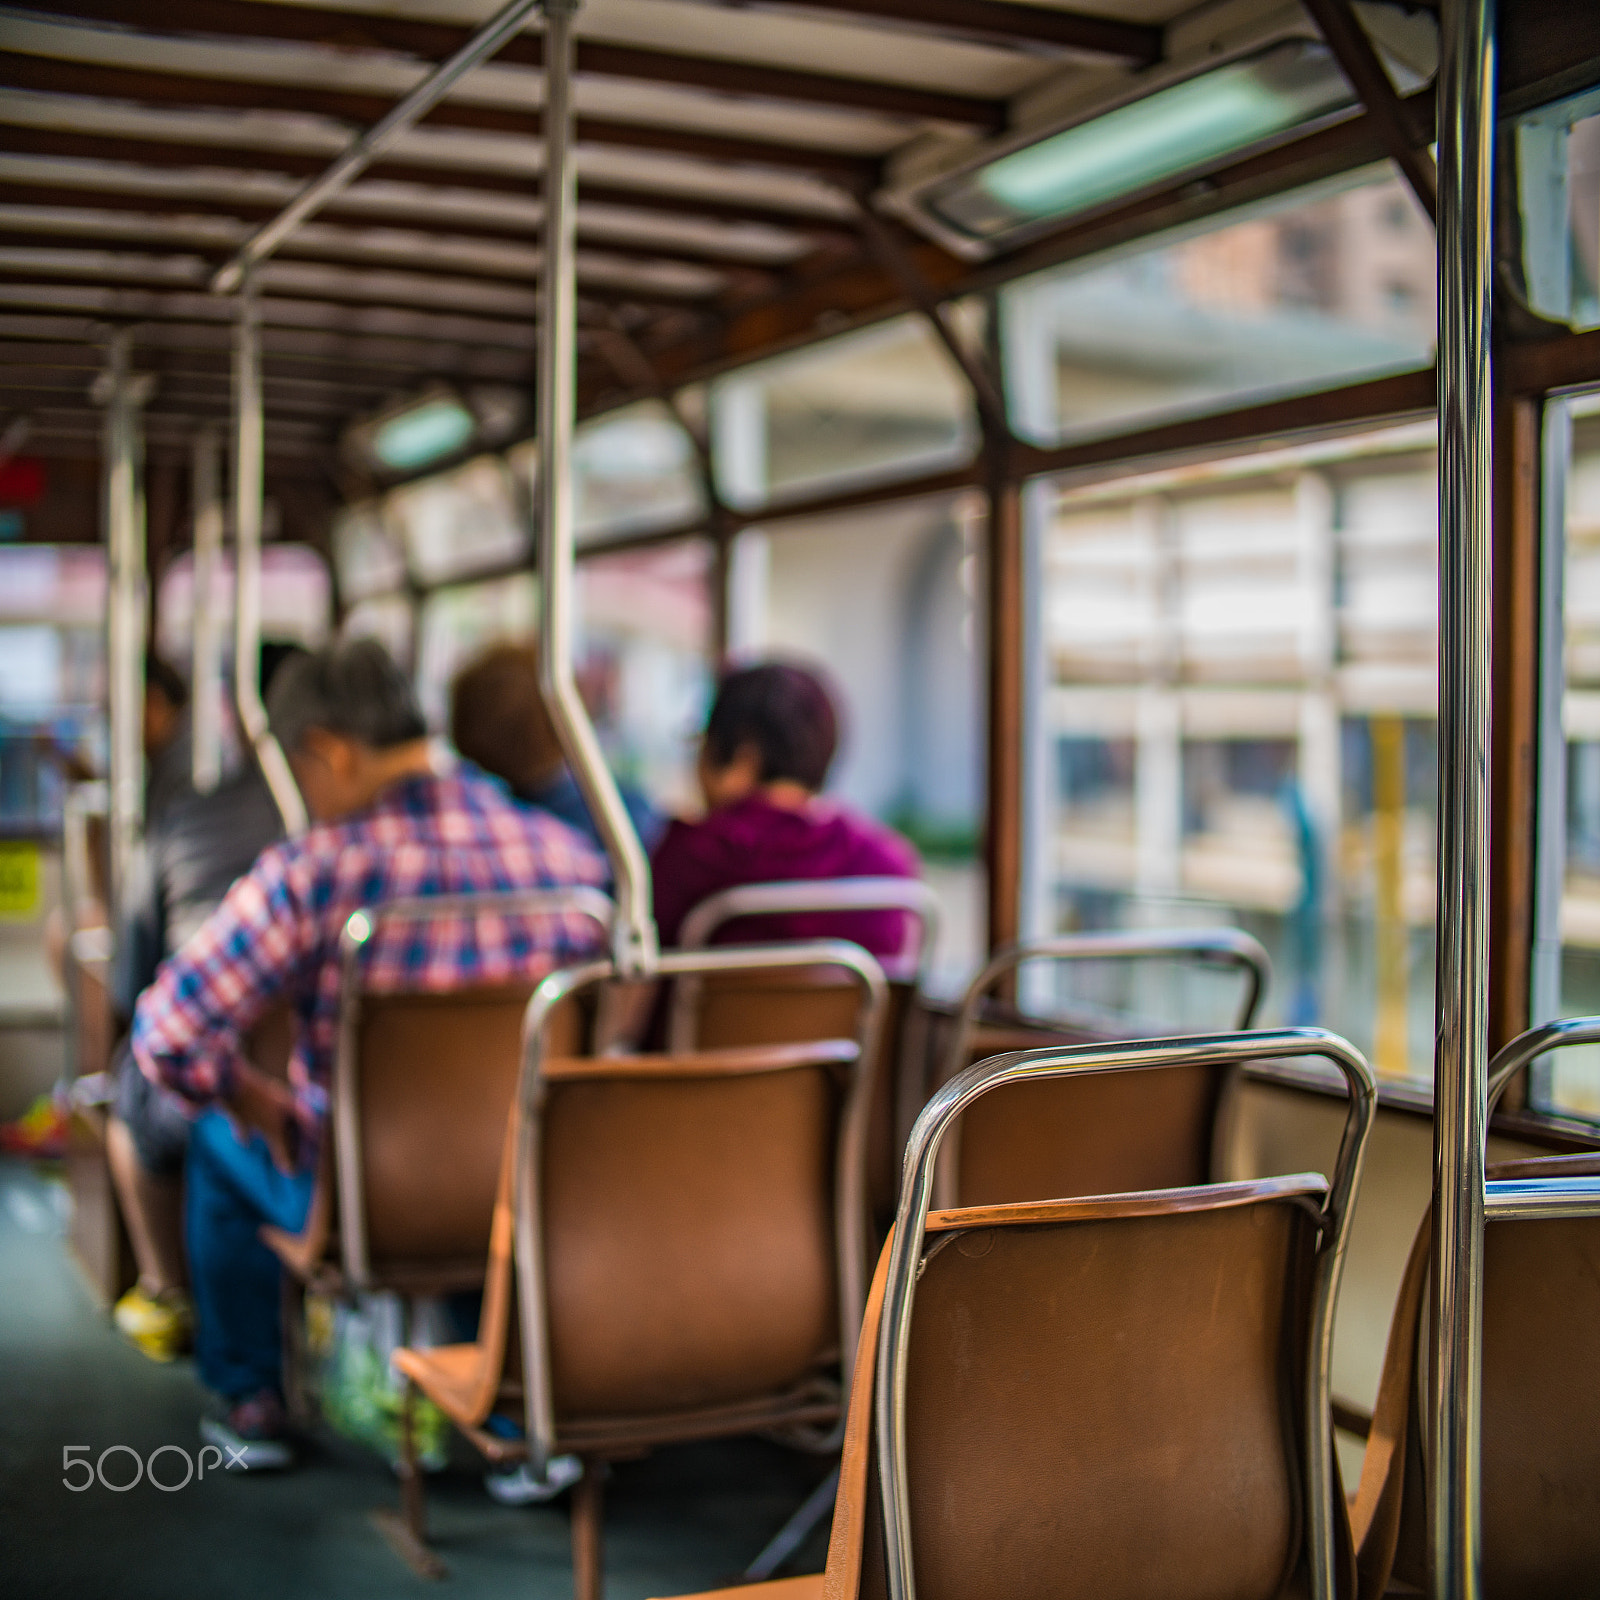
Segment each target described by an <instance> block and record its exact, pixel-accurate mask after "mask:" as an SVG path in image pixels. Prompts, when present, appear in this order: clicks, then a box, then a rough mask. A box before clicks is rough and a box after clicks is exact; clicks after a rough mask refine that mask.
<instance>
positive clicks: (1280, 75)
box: [924, 39, 1355, 240]
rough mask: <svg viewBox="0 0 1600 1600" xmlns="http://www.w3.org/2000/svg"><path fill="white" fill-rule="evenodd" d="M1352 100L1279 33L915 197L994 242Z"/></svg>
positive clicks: (1302, 46)
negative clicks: (1274, 40)
mask: <svg viewBox="0 0 1600 1600" xmlns="http://www.w3.org/2000/svg"><path fill="white" fill-rule="evenodd" d="M1354 104H1355V95H1354V92H1353V91H1352V90H1351V88H1350V85H1349V82H1348V80H1347V79H1346V78H1345V76H1344V74H1343V72H1341V71H1340V69H1339V64H1338V62H1337V61H1335V60H1334V58H1333V55H1332V54H1331V52H1330V51H1328V50H1327V48H1326V47H1324V46H1323V45H1320V44H1317V43H1315V42H1314V41H1312V40H1299V39H1296V40H1289V41H1286V42H1285V43H1283V44H1279V45H1274V46H1273V47H1272V48H1271V49H1269V50H1264V51H1262V52H1261V53H1260V54H1258V55H1254V56H1248V57H1245V58H1244V59H1242V60H1237V61H1231V62H1229V63H1228V64H1227V65H1225V66H1221V67H1215V68H1213V69H1212V70H1210V71H1209V72H1202V73H1200V74H1199V75H1198V76H1196V77H1192V78H1186V79H1184V80H1183V81H1182V82H1179V83H1174V84H1171V85H1170V86H1168V87H1167V88H1164V89H1157V90H1156V91H1155V92H1154V93H1152V94H1149V95H1146V96H1145V97H1144V98H1143V99H1139V100H1131V101H1129V102H1127V103H1126V104H1125V105H1120V106H1117V107H1116V108H1115V109H1113V110H1111V111H1107V112H1104V113H1103V114H1102V115H1100V116H1097V117H1094V118H1092V119H1091V120H1089V121H1088V122H1080V123H1078V124H1077V125H1076V126H1075V127H1071V128H1065V129H1063V130H1062V131H1061V132H1060V133H1055V134H1051V135H1050V136H1048V137H1047V138H1044V139H1041V140H1039V141H1038V143H1036V144H1031V145H1027V146H1025V147H1024V148H1023V149H1020V150H1014V151H1012V152H1010V153H1009V154H1007V155H1003V156H999V157H997V158H996V159H995V160H993V161H991V162H989V163H988V164H987V165H985V166H981V167H977V168H974V169H972V170H970V171H968V172H964V173H961V174H959V175H958V176H956V177H953V178H950V179H949V180H947V181H946V182H945V183H943V184H940V185H939V186H937V187H936V188H934V189H933V190H931V191H930V192H929V193H928V194H927V196H926V197H925V200H924V204H925V205H926V206H927V207H928V208H929V209H930V210H931V211H932V212H933V213H934V215H935V216H937V217H938V219H939V220H940V221H941V222H942V223H943V224H944V225H945V226H947V227H950V228H954V229H956V230H957V231H958V232H960V233H963V234H965V235H966V236H967V237H969V238H973V239H982V240H995V239H998V238H1000V237H1002V236H1004V235H1006V234H1010V233H1014V232H1016V231H1017V230H1019V229H1023V228H1027V227H1030V226H1033V225H1036V224H1039V223H1044V222H1051V221H1056V220H1059V219H1060V218H1062V217H1066V216H1072V215H1075V214H1077V213H1081V212H1088V211H1093V210H1095V209H1097V208H1098V207H1101V206H1105V205H1109V204H1111V203H1113V202H1116V201H1121V200H1126V199H1129V198H1131V197H1132V196H1134V195H1136V194H1138V193H1139V192H1140V191H1141V190H1144V189H1148V188H1151V187H1152V186H1154V185H1157V184H1161V183H1165V182H1167V181H1169V180H1171V179H1173V178H1176V177H1180V176H1182V175H1183V174H1184V173H1189V172H1193V173H1199V172H1200V171H1202V170H1204V169H1205V168H1207V167H1209V166H1212V165H1214V164H1215V163H1216V162H1218V161H1220V160H1223V159H1225V158H1227V157H1232V156H1238V155H1242V154H1244V153H1245V152H1246V151H1248V150H1251V149H1253V148H1255V147H1257V146H1259V145H1263V144H1266V143H1269V142H1270V141H1272V140H1273V139H1276V138H1279V137H1281V136H1282V135H1283V134H1285V133H1288V132H1290V131H1291V130H1293V129H1295V128H1298V127H1300V126H1301V125H1302V124H1304V123H1307V122H1311V121H1314V120H1315V119H1316V118H1318V117H1322V116H1326V115H1328V114H1329V113H1330V112H1334V111H1340V110H1344V109H1346V108H1348V107H1350V106H1353V105H1354Z"/></svg>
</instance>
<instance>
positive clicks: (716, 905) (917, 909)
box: [678, 877, 940, 989]
mask: <svg viewBox="0 0 1600 1600" xmlns="http://www.w3.org/2000/svg"><path fill="white" fill-rule="evenodd" d="M833 911H900V912H904V913H905V914H906V915H907V916H909V917H913V918H915V919H916V922H917V927H918V937H917V944H916V952H915V955H914V957H913V959H912V960H911V961H910V962H909V963H908V965H909V966H910V968H911V970H912V971H913V972H914V973H915V975H916V984H917V987H918V988H919V989H925V988H926V987H927V983H928V974H929V969H930V967H931V965H932V961H933V953H934V947H935V945H936V944H937V942H938V938H939V917H940V906H939V897H938V895H937V894H935V893H934V891H933V890H932V889H931V888H930V887H929V886H928V885H927V884H926V883H924V882H923V881H922V879H921V878H891V877H864V878H784V879H777V880H774V881H772V882H770V883H741V884H737V885H735V886H734V887H733V888H731V889H721V890H718V892H717V893H716V894H710V895H707V896H706V897H705V899H704V900H701V901H699V902H698V903H697V904H696V905H695V906H694V907H693V908H692V909H691V910H690V912H689V914H688V916H686V917H685V918H684V919H683V926H682V927H681V928H680V929H679V931H678V947H679V948H680V949H683V950H700V949H703V948H704V947H705V946H706V945H708V944H710V943H711V939H712V935H713V934H715V933H716V931H717V929H718V928H720V927H722V925H723V924H724V923H727V922H732V921H734V920H735V919H737V918H743V917H775V916H783V915H786V914H795V913H800V914H804V913H808V912H820V913H826V912H833ZM886 970H887V966H886Z"/></svg>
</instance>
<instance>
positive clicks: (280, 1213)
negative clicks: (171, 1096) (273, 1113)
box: [185, 1111, 313, 1400]
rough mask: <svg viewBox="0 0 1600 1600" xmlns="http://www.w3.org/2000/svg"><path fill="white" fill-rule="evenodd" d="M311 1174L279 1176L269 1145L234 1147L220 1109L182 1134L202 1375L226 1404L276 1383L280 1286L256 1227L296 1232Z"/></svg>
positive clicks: (279, 1375) (279, 1379)
mask: <svg viewBox="0 0 1600 1600" xmlns="http://www.w3.org/2000/svg"><path fill="white" fill-rule="evenodd" d="M312 1181H313V1173H312V1172H309V1171H308V1172H296V1173H293V1174H288V1173H283V1172H280V1171H279V1170H278V1169H277V1167H276V1166H275V1165H274V1164H273V1160H272V1157H271V1155H269V1154H268V1152H267V1146H266V1141H265V1140H264V1139H262V1138H261V1136H260V1135H259V1134H253V1135H251V1137H250V1140H249V1142H248V1143H241V1142H240V1140H239V1136H238V1135H237V1134H236V1133H235V1132H234V1129H233V1124H232V1123H231V1122H230V1121H229V1120H228V1118H227V1117H226V1116H224V1115H223V1114H222V1112H220V1111H207V1112H205V1113H204V1114H203V1115H202V1116H201V1117H200V1118H199V1119H198V1120H197V1121H196V1122H195V1124H194V1130H193V1132H192V1133H191V1134H190V1136H189V1160H188V1167H187V1171H186V1178H185V1182H186V1191H187V1192H186V1195H185V1210H186V1213H187V1215H186V1217H185V1231H186V1233H187V1234H188V1238H189V1276H190V1280H191V1283H192V1287H193V1291H194V1312H195V1339H194V1347H195V1359H196V1363H197V1365H198V1366H199V1368H200V1381H201V1382H202V1383H204V1384H205V1386H206V1387H207V1388H208V1389H212V1390H215V1391H216V1393H218V1394H220V1395H222V1396H223V1398H224V1399H227V1400H244V1399H248V1398H249V1397H250V1396H251V1395H254V1394H258V1393H259V1392H260V1391H261V1390H262V1389H272V1390H275V1391H281V1389H282V1385H283V1330H282V1325H281V1318H282V1299H281V1296H282V1282H283V1269H282V1267H281V1266H280V1265H279V1262H278V1258H277V1257H276V1256H275V1255H273V1253H272V1252H271V1251H270V1250H269V1249H268V1248H267V1247H266V1246H265V1245H264V1244H263V1243H262V1242H261V1239H260V1237H259V1234H258V1231H257V1230H258V1229H260V1228H261V1226H262V1225H263V1224H270V1225H271V1226H273V1227H276V1228H283V1229H286V1230H287V1231H289V1232H291V1233H298V1232H299V1231H300V1230H301V1229H302V1228H303V1227H304V1226H305V1221H306V1212H307V1210H308V1209H309V1208H310V1204H311V1185H312Z"/></svg>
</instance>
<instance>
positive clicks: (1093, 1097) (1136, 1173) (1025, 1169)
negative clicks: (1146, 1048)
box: [936, 929, 1266, 1207]
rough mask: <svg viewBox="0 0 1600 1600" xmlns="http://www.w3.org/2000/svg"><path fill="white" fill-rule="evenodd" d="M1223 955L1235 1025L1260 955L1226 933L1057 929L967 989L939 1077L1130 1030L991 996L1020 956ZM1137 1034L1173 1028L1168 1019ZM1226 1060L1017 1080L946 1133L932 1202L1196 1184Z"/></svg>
mask: <svg viewBox="0 0 1600 1600" xmlns="http://www.w3.org/2000/svg"><path fill="white" fill-rule="evenodd" d="M1153 957H1154V958H1163V959H1167V960H1177V959H1191V960H1192V959H1197V958H1198V959H1202V960H1209V961H1213V962H1215V961H1218V960H1226V961H1228V962H1229V963H1230V964H1234V965H1238V966H1241V967H1244V968H1247V969H1249V970H1250V972H1251V975H1252V981H1251V983H1250V985H1249V987H1248V989H1247V994H1246V999H1245V1003H1244V1005H1243V1007H1242V1016H1241V1020H1240V1026H1241V1027H1248V1026H1249V1025H1250V1020H1251V1017H1252V1016H1253V1014H1254V1011H1255V1008H1256V1004H1257V1003H1258V1000H1259V996H1260V992H1261V990H1262V988H1263V987H1264V984H1265V976H1264V974H1265V970H1266V968H1265V960H1266V958H1265V956H1264V955H1263V954H1261V953H1260V949H1259V946H1257V945H1256V944H1255V941H1254V940H1251V939H1248V938H1246V937H1244V936H1241V935H1239V934H1237V932H1236V931H1235V930H1232V929H1226V930H1199V931H1197V932H1194V933H1188V932H1181V933H1175V934H1160V935H1155V934H1152V935H1149V936H1141V937H1138V938H1135V937H1132V936H1127V937H1123V936H1115V937H1110V938H1107V937H1102V936H1084V937H1077V936H1073V937H1066V938H1060V939H1051V940H1044V941H1040V942H1038V943H1036V944H1031V945H1021V946H1018V947H1017V948H1015V949H1014V950H1010V951H1006V952H1004V953H1002V954H1001V955H1000V956H998V957H996V959H995V960H994V961H992V962H991V963H990V964H989V965H988V966H987V967H986V968H985V969H984V970H983V972H981V973H980V974H979V975H978V977H977V978H976V979H975V980H974V982H973V983H972V984H971V986H970V987H969V988H968V990H967V993H966V996H965V997H964V999H963V1002H962V1005H961V1009H960V1011H959V1013H958V1015H957V1018H956V1021H955V1023H954V1025H953V1027H952V1028H951V1030H950V1032H949V1034H948V1036H947V1038H946V1041H945V1048H944V1051H943V1060H942V1067H941V1071H940V1074H939V1081H940V1082H941V1083H943V1082H948V1081H949V1080H950V1079H951V1078H952V1077H954V1076H955V1074H956V1073H957V1072H959V1071H961V1070H962V1069H963V1068H964V1067H967V1066H969V1065H970V1064H971V1063H972V1062H974V1061H980V1060H983V1059H984V1058H985V1057H988V1056H992V1055H995V1054H997V1053H999V1052H1001V1051H1005V1050H1026V1049H1036V1048H1041V1047H1044V1046H1047V1045H1055V1044H1079V1043H1086V1042H1094V1041H1104V1040H1107V1039H1109V1038H1113V1037H1128V1034H1127V1033H1125V1032H1124V1033H1113V1032H1112V1031H1111V1030H1110V1029H1109V1028H1108V1027H1107V1026H1106V1024H1105V1022H1104V1021H1103V1020H1099V1021H1097V1022H1096V1023H1094V1024H1091V1025H1074V1024H1073V1023H1071V1022H1062V1021H1057V1020H1054V1019H1050V1018H1045V1017H1034V1016H1029V1015H1027V1014H1026V1013H1023V1012H1020V1011H1018V1010H1016V1009H1015V1008H1014V1007H1000V1008H996V1007H994V1006H992V1005H991V1004H988V1003H987V1002H988V997H989V995H990V993H991V992H992V991H993V990H994V989H995V988H996V987H997V986H998V985H999V984H1000V983H1001V982H1002V981H1003V980H1005V979H1006V978H1008V977H1009V976H1010V975H1011V974H1012V973H1013V972H1014V971H1015V969H1016V968H1017V967H1018V966H1020V965H1022V964H1023V963H1024V962H1029V961H1048V962H1052V963H1055V964H1065V963H1067V962H1072V961H1077V960H1080V959H1087V960H1099V961H1103V960H1120V961H1127V960H1147V959H1151V958H1153ZM1172 1020H1173V1019H1168V1020H1167V1024H1166V1025H1164V1026H1162V1027H1161V1028H1159V1029H1154V1030H1148V1029H1147V1030H1145V1031H1146V1032H1151V1031H1154V1032H1160V1033H1162V1034H1167V1033H1170V1032H1171V1031H1173V1030H1172V1028H1171V1021H1172ZM1233 1075H1234V1073H1233V1064H1232V1063H1231V1062H1226V1061H1218V1062H1208V1063H1206V1064H1204V1065H1190V1066H1183V1067H1172V1068H1168V1069H1166V1070H1163V1071H1161V1072H1158V1073H1146V1072H1139V1073H1131V1074H1117V1075H1114V1076H1111V1077H1102V1078H1096V1077H1088V1078H1065V1079H1058V1080H1052V1081H1048V1082H1041V1083H1030V1084H1023V1085H1016V1086H1014V1087H1013V1088H1012V1089H1010V1090H1008V1092H1007V1093H1005V1094H1003V1095H989V1096H986V1097H985V1098H984V1099H982V1100H980V1101H978V1102H977V1104H975V1105H974V1106H972V1107H971V1108H970V1109H969V1110H968V1111H967V1112H966V1113H965V1114H964V1115H963V1117H962V1119H961V1123H960V1126H959V1127H958V1128H956V1129H953V1130H952V1134H951V1138H950V1139H949V1141H948V1143H947V1149H946V1153H945V1156H944V1159H943V1162H942V1165H941V1168H940V1173H939V1181H938V1188H937V1191H936V1193H937V1197H938V1202H939V1204H940V1205H941V1206H945V1207H951V1206H955V1205H999V1204H1002V1203H1006V1202H1010V1201H1025V1200H1043V1199H1050V1198H1053V1197H1057V1196H1065V1195H1085V1194H1122V1193H1130V1192H1133V1191H1136V1190H1143V1189H1171V1188H1180V1187H1184V1186H1187V1185H1191V1184H1199V1183H1205V1182H1207V1181H1209V1180H1210V1178H1211V1176H1212V1174H1213V1170H1214V1167H1213V1150H1214V1147H1215V1145H1216V1142H1217V1132H1218V1126H1219V1121H1220V1119H1221V1116H1222V1114H1223V1111H1224V1108H1225V1106H1226V1104H1227V1099H1228V1090H1229V1087H1230V1085H1231V1083H1232V1080H1233Z"/></svg>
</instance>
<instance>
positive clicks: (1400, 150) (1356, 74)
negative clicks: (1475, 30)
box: [1302, 0, 1439, 221]
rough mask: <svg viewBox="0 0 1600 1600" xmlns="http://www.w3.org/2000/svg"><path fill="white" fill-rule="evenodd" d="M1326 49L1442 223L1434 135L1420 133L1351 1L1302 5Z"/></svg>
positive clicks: (1430, 212) (1312, 0) (1327, 0)
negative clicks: (1431, 152)
mask: <svg viewBox="0 0 1600 1600" xmlns="http://www.w3.org/2000/svg"><path fill="white" fill-rule="evenodd" d="M1302 3H1303V4H1304V6H1305V8H1306V10H1307V11H1308V12H1310V14H1311V19H1312V21H1313V22H1315V23H1316V25H1317V28H1318V29H1319V31H1320V32H1321V34H1322V37H1323V38H1324V39H1326V40H1327V41H1328V48H1329V49H1330V50H1331V51H1333V53H1334V55H1335V56H1336V57H1338V60H1339V65H1340V67H1341V68H1342V69H1343V71H1344V75H1345V77H1347V78H1348V79H1349V80H1350V87H1351V88H1352V89H1354V90H1355V92H1356V93H1357V94H1358V95H1360V96H1361V103H1362V104H1363V105H1364V106H1365V107H1366V108H1367V113H1368V115H1369V116H1370V117H1371V118H1372V121H1373V124H1374V126H1375V127H1376V128H1377V130H1378V133H1379V135H1380V136H1381V137H1382V139H1383V142H1384V144H1385V145H1387V146H1388V150H1389V156H1390V159H1391V160H1392V161H1393V162H1394V164H1395V165H1396V166H1397V167H1399V169H1400V171H1401V172H1402V173H1403V174H1404V176H1405V180H1406V182H1407V183H1409V184H1410V185H1411V188H1412V191H1413V192H1414V193H1415V194H1416V197H1417V200H1418V202H1419V203H1420V204H1421V206H1422V209H1423V210H1424V211H1426V212H1427V213H1428V216H1429V217H1430V218H1431V219H1432V220H1434V221H1437V220H1438V212H1439V171H1438V168H1437V167H1435V166H1434V164H1433V157H1432V156H1430V155H1429V154H1428V141H1429V138H1430V134H1431V130H1430V129H1427V128H1421V127H1419V126H1418V125H1417V120H1416V119H1415V118H1414V117H1413V116H1412V114H1411V108H1410V107H1409V106H1408V105H1407V104H1406V102H1405V101H1403V100H1402V99H1401V98H1400V96H1399V95H1398V94H1397V93H1396V92H1395V87H1394V83H1393V81H1392V80H1391V79H1390V77H1389V74H1388V72H1387V71H1386V70H1385V68H1384V65H1383V62H1382V61H1381V60H1380V59H1379V57H1378V52H1377V51H1376V50H1375V49H1374V48H1373V45H1372V40H1371V39H1370V38H1368V37H1367V30H1366V29H1365V28H1363V27H1362V26H1361V22H1360V20H1359V18H1357V16H1356V14H1355V11H1354V9H1353V7H1352V5H1351V0H1302Z"/></svg>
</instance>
